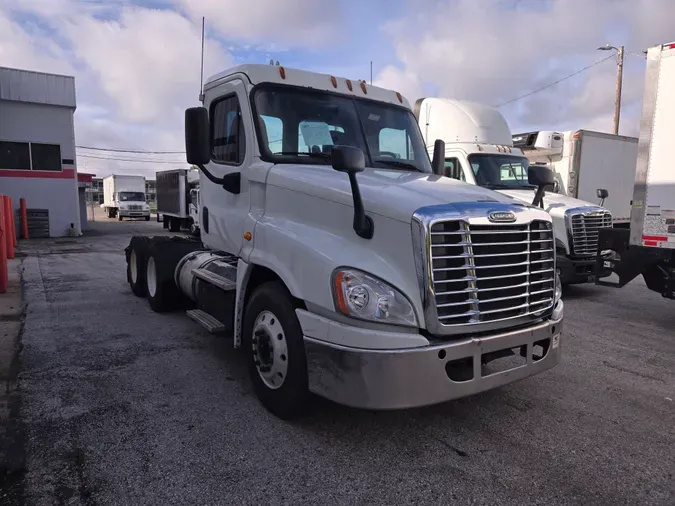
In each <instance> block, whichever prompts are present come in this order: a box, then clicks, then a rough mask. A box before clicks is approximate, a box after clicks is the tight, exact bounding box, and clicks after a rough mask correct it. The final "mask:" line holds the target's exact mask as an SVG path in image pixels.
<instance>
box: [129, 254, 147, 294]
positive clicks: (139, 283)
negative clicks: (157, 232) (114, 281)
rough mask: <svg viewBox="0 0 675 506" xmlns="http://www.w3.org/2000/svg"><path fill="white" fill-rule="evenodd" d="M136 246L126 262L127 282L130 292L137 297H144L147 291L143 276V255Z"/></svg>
mask: <svg viewBox="0 0 675 506" xmlns="http://www.w3.org/2000/svg"><path fill="white" fill-rule="evenodd" d="M141 249H144V248H140V247H138V245H134V246H132V248H131V252H130V253H129V261H128V262H127V280H128V281H129V286H130V287H131V291H132V292H133V294H134V295H136V296H137V297H144V296H145V294H146V290H147V285H146V276H145V254H144V251H141Z"/></svg>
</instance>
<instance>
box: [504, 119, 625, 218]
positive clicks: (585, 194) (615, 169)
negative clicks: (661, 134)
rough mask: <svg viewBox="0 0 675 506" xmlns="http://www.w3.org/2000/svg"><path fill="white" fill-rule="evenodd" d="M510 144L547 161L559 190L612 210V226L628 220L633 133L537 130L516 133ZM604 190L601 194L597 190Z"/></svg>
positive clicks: (534, 160)
mask: <svg viewBox="0 0 675 506" xmlns="http://www.w3.org/2000/svg"><path fill="white" fill-rule="evenodd" d="M513 146H514V147H516V148H520V149H521V150H522V152H523V154H524V155H525V156H526V157H527V158H528V160H530V162H531V163H546V164H548V165H549V166H550V167H551V169H553V171H555V173H556V174H557V175H558V180H559V183H560V187H559V188H560V189H559V193H561V194H563V195H568V196H570V197H574V198H577V199H581V200H585V201H587V202H596V201H598V199H600V201H601V202H602V206H603V207H604V208H606V209H608V210H609V211H610V212H611V213H612V224H613V226H615V227H627V226H628V225H629V223H630V211H631V201H632V199H633V179H634V175H635V163H636V161H637V151H638V140H637V138H636V137H626V136H624V135H613V134H608V133H603V132H594V131H592V130H572V131H566V132H554V131H537V132H527V133H520V134H515V135H514V136H513ZM599 189H600V190H604V191H606V192H607V196H606V197H604V198H603V196H602V194H599V193H598V190H599Z"/></svg>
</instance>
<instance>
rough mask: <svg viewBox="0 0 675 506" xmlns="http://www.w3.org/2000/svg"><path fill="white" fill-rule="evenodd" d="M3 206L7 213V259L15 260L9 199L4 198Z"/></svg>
mask: <svg viewBox="0 0 675 506" xmlns="http://www.w3.org/2000/svg"><path fill="white" fill-rule="evenodd" d="M2 205H3V208H4V211H5V230H4V232H5V233H4V238H5V244H6V248H7V258H14V239H12V209H11V207H10V206H9V197H8V196H7V195H5V196H3V197H2Z"/></svg>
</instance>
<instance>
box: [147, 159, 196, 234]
mask: <svg viewBox="0 0 675 506" xmlns="http://www.w3.org/2000/svg"><path fill="white" fill-rule="evenodd" d="M155 177H156V180H157V221H161V222H163V224H164V228H168V229H169V230H170V231H171V232H178V231H180V230H181V229H188V230H190V232H192V233H193V234H195V235H196V234H197V233H198V231H199V219H198V212H197V210H196V202H197V201H198V199H199V175H198V174H196V171H194V170H191V169H169V170H162V171H158V172H157V173H156V175H155Z"/></svg>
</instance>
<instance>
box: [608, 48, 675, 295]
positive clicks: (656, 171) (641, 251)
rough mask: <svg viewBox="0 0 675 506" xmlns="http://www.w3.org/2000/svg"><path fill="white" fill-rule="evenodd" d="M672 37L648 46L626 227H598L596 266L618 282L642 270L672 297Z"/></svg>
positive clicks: (674, 166)
mask: <svg viewBox="0 0 675 506" xmlns="http://www.w3.org/2000/svg"><path fill="white" fill-rule="evenodd" d="M674 139H675V42H672V43H670V44H662V45H658V46H654V47H651V48H649V50H648V51H647V69H646V72H645V84H644V91H643V100H642V119H641V121H640V137H639V143H638V157H637V165H636V168H635V178H634V185H633V203H632V212H631V215H630V229H614V230H602V231H601V233H600V249H601V250H608V251H610V252H611V256H610V258H607V257H606V256H605V255H603V256H600V257H599V258H598V259H597V269H598V270H600V269H602V270H605V269H608V268H609V269H611V270H612V271H613V272H614V273H616V274H617V275H618V280H612V281H609V280H608V281H598V282H597V283H598V284H602V285H608V286H616V287H622V286H624V285H626V284H627V283H629V282H630V281H632V280H633V279H635V278H636V277H637V276H639V275H642V277H643V278H644V280H645V282H646V284H647V287H648V288H649V289H650V290H653V291H655V292H657V293H660V294H661V295H663V296H664V297H666V298H668V299H675V163H673V154H672V151H671V148H672V144H673V140H674Z"/></svg>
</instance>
